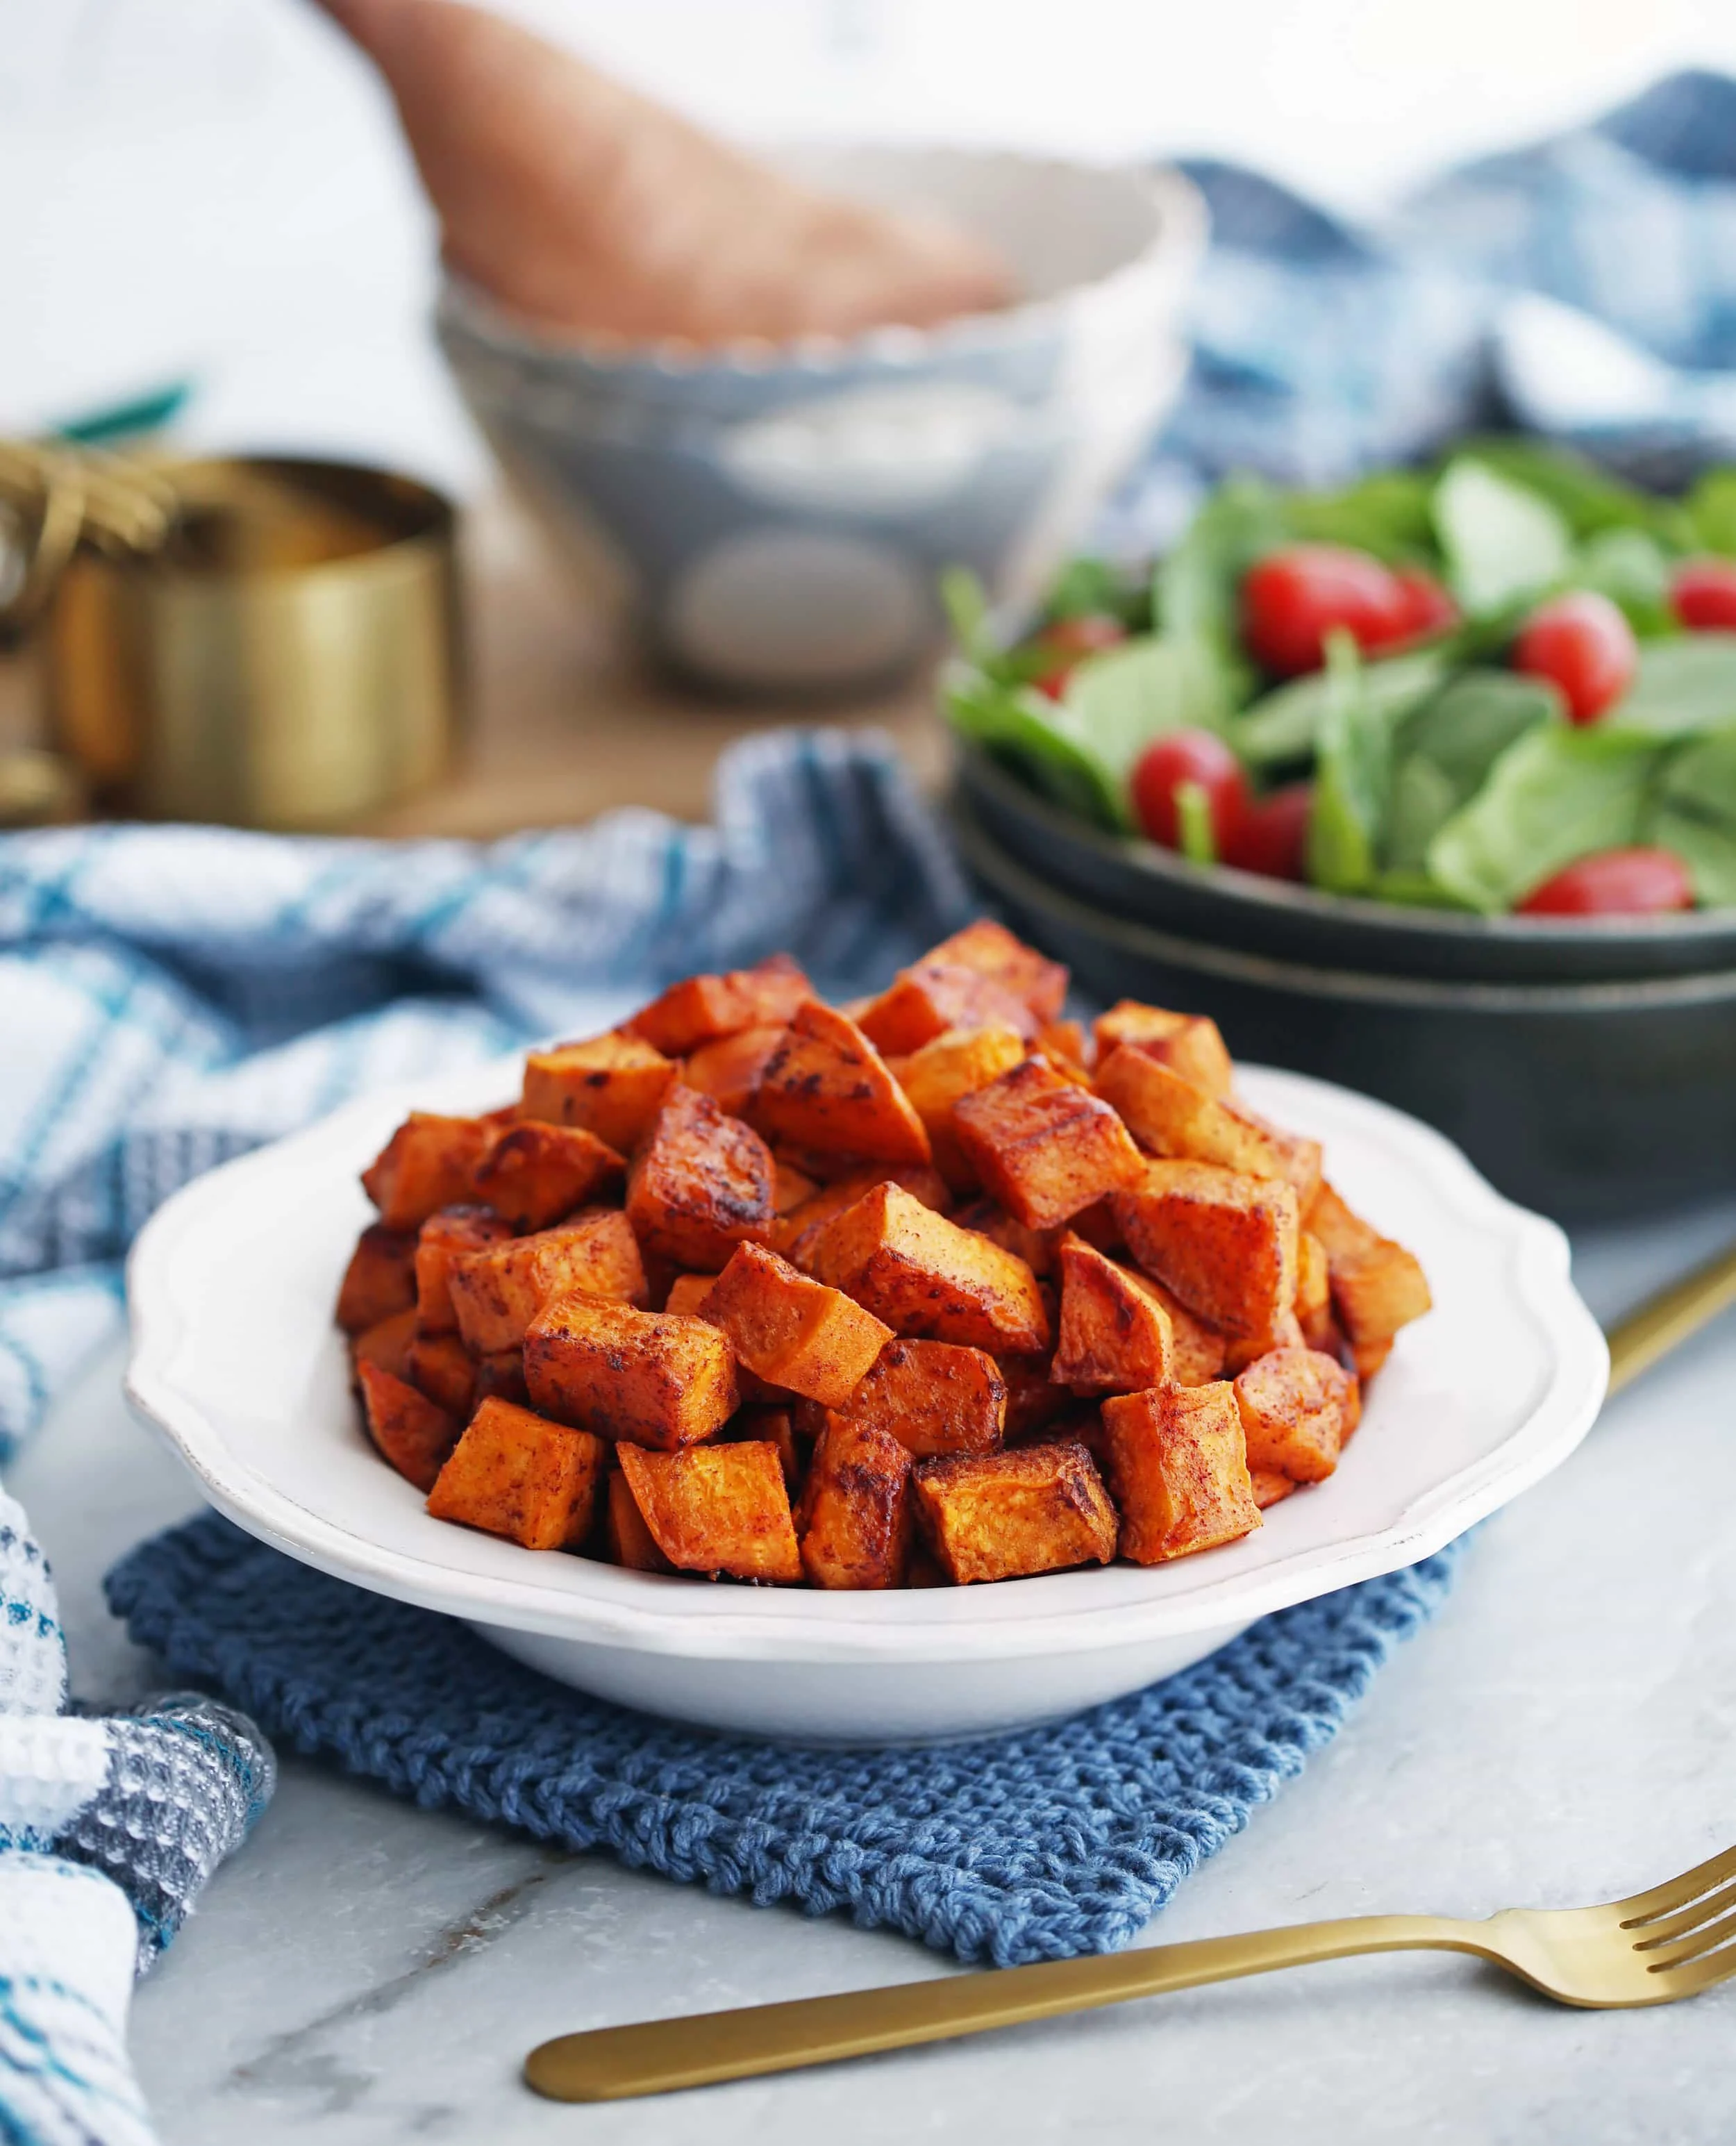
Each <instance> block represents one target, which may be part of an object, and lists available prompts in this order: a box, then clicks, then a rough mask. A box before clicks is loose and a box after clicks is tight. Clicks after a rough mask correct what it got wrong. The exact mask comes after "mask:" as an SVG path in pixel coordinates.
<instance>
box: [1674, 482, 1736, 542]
mask: <svg viewBox="0 0 1736 2146" xmlns="http://www.w3.org/2000/svg"><path fill="white" fill-rule="evenodd" d="M1686 505H1687V512H1688V519H1689V522H1691V523H1692V524H1693V528H1694V543H1695V544H1697V545H1700V546H1704V548H1705V549H1706V550H1707V551H1730V552H1736V469H1712V470H1708V471H1707V472H1706V474H1705V475H1704V477H1702V478H1701V479H1700V481H1699V483H1698V484H1697V485H1695V487H1694V490H1693V491H1692V492H1689V495H1688V499H1687V502H1686Z"/></svg>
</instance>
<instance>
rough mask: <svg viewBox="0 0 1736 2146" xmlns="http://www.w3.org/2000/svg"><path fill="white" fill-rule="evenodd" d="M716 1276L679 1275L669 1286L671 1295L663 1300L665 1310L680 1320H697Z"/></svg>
mask: <svg viewBox="0 0 1736 2146" xmlns="http://www.w3.org/2000/svg"><path fill="white" fill-rule="evenodd" d="M716 1280H717V1277H716V1275H710V1274H678V1275H676V1278H675V1280H673V1281H672V1282H671V1284H670V1285H669V1294H668V1295H667V1296H666V1297H665V1298H664V1300H663V1309H664V1310H665V1311H666V1312H670V1313H672V1314H673V1315H675V1316H676V1317H677V1318H680V1319H697V1318H698V1317H699V1316H700V1309H699V1307H700V1306H701V1305H702V1304H703V1303H704V1302H705V1300H706V1298H707V1297H708V1296H709V1295H711V1289H712V1285H713V1284H714V1283H715V1282H716Z"/></svg>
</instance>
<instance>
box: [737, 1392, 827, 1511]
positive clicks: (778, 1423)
mask: <svg viewBox="0 0 1736 2146" xmlns="http://www.w3.org/2000/svg"><path fill="white" fill-rule="evenodd" d="M814 1405H815V1404H814V1403H813V1402H809V1403H808V1406H809V1407H813V1406H814ZM825 1413H826V1411H825V1410H823V1409H822V1410H821V1417H822V1419H823V1418H824V1416H825ZM718 1436H719V1438H720V1439H721V1440H724V1441H726V1443H728V1444H730V1445H741V1443H742V1442H743V1441H744V1440H746V1442H748V1443H749V1444H758V1445H771V1446H775V1447H776V1449H777V1457H778V1465H779V1466H780V1467H781V1469H782V1470H783V1471H784V1488H785V1489H786V1490H787V1491H788V1492H789V1493H790V1496H791V1500H792V1501H793V1500H794V1499H795V1496H796V1492H797V1491H798V1490H800V1489H801V1480H802V1476H803V1475H804V1473H805V1472H806V1467H807V1447H806V1441H805V1440H802V1439H801V1438H799V1437H797V1435H796V1421H795V1417H794V1415H792V1413H791V1410H789V1409H788V1408H781V1407H777V1406H776V1405H772V1406H766V1407H759V1408H742V1409H738V1410H736V1413H735V1415H733V1416H731V1419H730V1420H729V1422H728V1423H726V1425H724V1427H723V1429H722V1430H721V1431H720V1432H719V1433H718Z"/></svg>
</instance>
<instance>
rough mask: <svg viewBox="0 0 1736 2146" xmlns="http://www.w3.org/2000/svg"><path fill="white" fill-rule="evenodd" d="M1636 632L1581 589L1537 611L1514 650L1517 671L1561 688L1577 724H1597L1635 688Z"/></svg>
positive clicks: (1605, 600)
mask: <svg viewBox="0 0 1736 2146" xmlns="http://www.w3.org/2000/svg"><path fill="white" fill-rule="evenodd" d="M1638 661H1639V643H1638V642H1637V641H1635V640H1634V629H1633V627H1632V626H1629V623H1628V621H1627V620H1626V619H1625V618H1624V617H1623V616H1622V614H1621V612H1620V611H1619V609H1618V608H1617V606H1615V605H1614V604H1613V603H1611V601H1609V597H1608V596H1599V594H1598V593H1597V591H1595V590H1594V589H1575V590H1574V592H1573V593H1572V595H1571V596H1557V597H1556V598H1555V599H1554V601H1553V602H1551V603H1546V604H1544V605H1542V606H1539V609H1537V610H1536V611H1533V612H1532V614H1531V616H1530V617H1529V619H1528V620H1527V621H1526V622H1525V625H1524V630H1523V631H1521V633H1520V635H1519V639H1518V640H1517V641H1515V642H1514V646H1513V667H1514V670H1515V671H1525V672H1526V673H1527V674H1528V675H1529V676H1531V677H1534V678H1547V679H1549V681H1550V682H1551V683H1552V684H1554V685H1556V686H1559V687H1560V688H1561V691H1562V694H1563V696H1564V698H1565V700H1566V701H1567V711H1568V713H1569V716H1572V718H1573V720H1574V721H1575V722H1576V723H1594V722H1595V721H1597V719H1598V717H1599V716H1600V715H1602V714H1603V712H1604V710H1605V709H1606V708H1609V707H1611V706H1614V703H1615V702H1616V701H1619V699H1620V698H1621V696H1622V695H1623V694H1624V693H1625V692H1626V691H1627V690H1628V688H1629V686H1631V685H1632V684H1633V682H1634V666H1635V664H1636V663H1637V662H1638Z"/></svg>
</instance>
